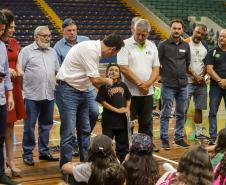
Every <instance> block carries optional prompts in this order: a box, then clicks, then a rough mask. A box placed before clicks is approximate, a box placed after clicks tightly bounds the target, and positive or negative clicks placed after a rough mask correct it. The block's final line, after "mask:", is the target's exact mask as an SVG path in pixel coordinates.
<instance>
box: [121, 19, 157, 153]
mask: <svg viewBox="0 0 226 185" xmlns="http://www.w3.org/2000/svg"><path fill="white" fill-rule="evenodd" d="M150 31H151V26H150V24H149V22H148V21H147V20H144V19H139V20H138V21H136V23H135V30H134V32H133V35H132V37H130V38H129V39H126V40H124V42H125V47H123V48H122V49H121V51H120V52H119V53H118V55H117V63H118V64H119V65H120V68H121V71H122V73H123V75H124V77H125V78H124V82H125V83H126V84H127V85H128V88H129V90H130V92H131V94H132V99H131V120H134V119H136V117H138V123H139V129H138V132H139V133H145V134H147V135H149V136H150V137H153V125H152V109H153V97H152V95H153V94H154V90H153V83H154V82H155V80H156V79H157V78H158V76H159V66H160V64H159V58H158V50H157V48H156V46H155V44H154V43H153V42H151V41H149V40H147V39H148V36H149V32H150ZM153 146H154V151H158V149H157V148H156V147H155V145H153Z"/></svg>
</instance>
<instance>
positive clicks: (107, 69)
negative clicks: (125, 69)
mask: <svg viewBox="0 0 226 185" xmlns="http://www.w3.org/2000/svg"><path fill="white" fill-rule="evenodd" d="M112 66H115V67H117V68H118V69H119V80H120V79H121V70H120V67H119V65H118V64H117V63H109V64H108V65H107V68H106V76H108V71H109V69H110V67H112Z"/></svg>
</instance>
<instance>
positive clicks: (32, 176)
mask: <svg viewBox="0 0 226 185" xmlns="http://www.w3.org/2000/svg"><path fill="white" fill-rule="evenodd" d="M170 122H171V123H170V128H171V129H170V135H171V140H172V138H173V129H172V128H173V119H172V120H171V121H170ZM36 130H37V129H36ZM154 130H155V131H154V143H155V144H156V145H157V146H158V147H159V148H160V141H159V139H158V135H159V119H155V120H154ZM51 132H52V135H54V134H53V133H55V135H57V134H59V124H55V125H54V127H53V128H52V130H51ZM22 133H23V122H22V121H19V122H17V123H16V125H15V134H16V142H17V144H16V145H15V159H14V160H15V163H16V166H17V167H18V168H20V169H21V170H22V173H21V177H17V178H13V179H14V180H16V181H18V182H21V184H23V185H57V184H62V181H61V174H60V172H59V163H58V162H46V161H39V160H38V152H37V146H36V148H35V151H34V161H35V166H31V167H30V166H27V165H25V164H24V163H23V160H22V146H21V141H22ZM100 133H101V127H100V123H99V122H98V123H97V125H96V127H95V129H94V134H100ZM36 136H37V132H36ZM36 140H37V137H36ZM58 142H59V141H58V140H56V138H55V139H54V137H53V136H52V137H51V142H50V146H51V145H56V144H57V143H58ZM190 144H195V143H190ZM185 151H186V149H182V148H178V147H175V146H173V144H172V143H171V150H169V151H165V150H162V149H161V150H160V152H158V153H154V155H156V159H157V161H158V162H159V166H160V171H161V173H163V171H162V168H161V164H162V163H163V162H166V161H167V160H172V162H173V163H175V162H177V161H178V160H179V158H180V156H181V155H182V154H183V153H184V152H185ZM53 154H54V156H59V152H54V153H53ZM73 160H74V161H79V159H78V158H74V159H73ZM173 165H174V166H175V167H176V165H175V164H173Z"/></svg>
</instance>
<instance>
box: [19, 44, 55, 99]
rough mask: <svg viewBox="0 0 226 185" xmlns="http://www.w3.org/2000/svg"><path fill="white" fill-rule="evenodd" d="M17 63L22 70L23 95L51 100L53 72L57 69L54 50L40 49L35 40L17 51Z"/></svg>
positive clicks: (53, 84) (53, 85) (53, 88)
mask: <svg viewBox="0 0 226 185" xmlns="http://www.w3.org/2000/svg"><path fill="white" fill-rule="evenodd" d="M18 60H19V64H20V65H21V68H22V70H23V71H24V78H23V90H24V96H25V98H26V99H29V100H36V101H39V100H46V99H47V100H53V99H54V90H55V84H56V79H55V74H56V73H57V71H58V69H59V62H58V58H57V54H56V51H55V50H54V49H53V48H50V47H49V48H48V49H41V48H39V47H38V45H37V44H36V42H34V43H32V44H30V45H28V46H26V47H25V48H23V49H22V50H21V52H20V53H19V57H18Z"/></svg>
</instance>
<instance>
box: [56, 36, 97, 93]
mask: <svg viewBox="0 0 226 185" xmlns="http://www.w3.org/2000/svg"><path fill="white" fill-rule="evenodd" d="M100 57H101V42H100V40H97V41H84V42H81V43H79V44H76V45H75V46H73V47H72V48H71V49H70V50H69V52H68V54H67V55H66V58H65V60H64V62H63V64H62V65H61V67H60V69H59V72H58V74H57V77H56V78H57V79H58V80H62V81H65V82H66V83H68V84H69V85H70V86H72V87H73V88H75V89H78V90H80V91H87V90H88V88H89V86H90V85H91V84H92V83H91V81H90V79H89V77H93V78H96V77H99V76H100V74H99V69H98V66H99V60H100Z"/></svg>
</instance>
